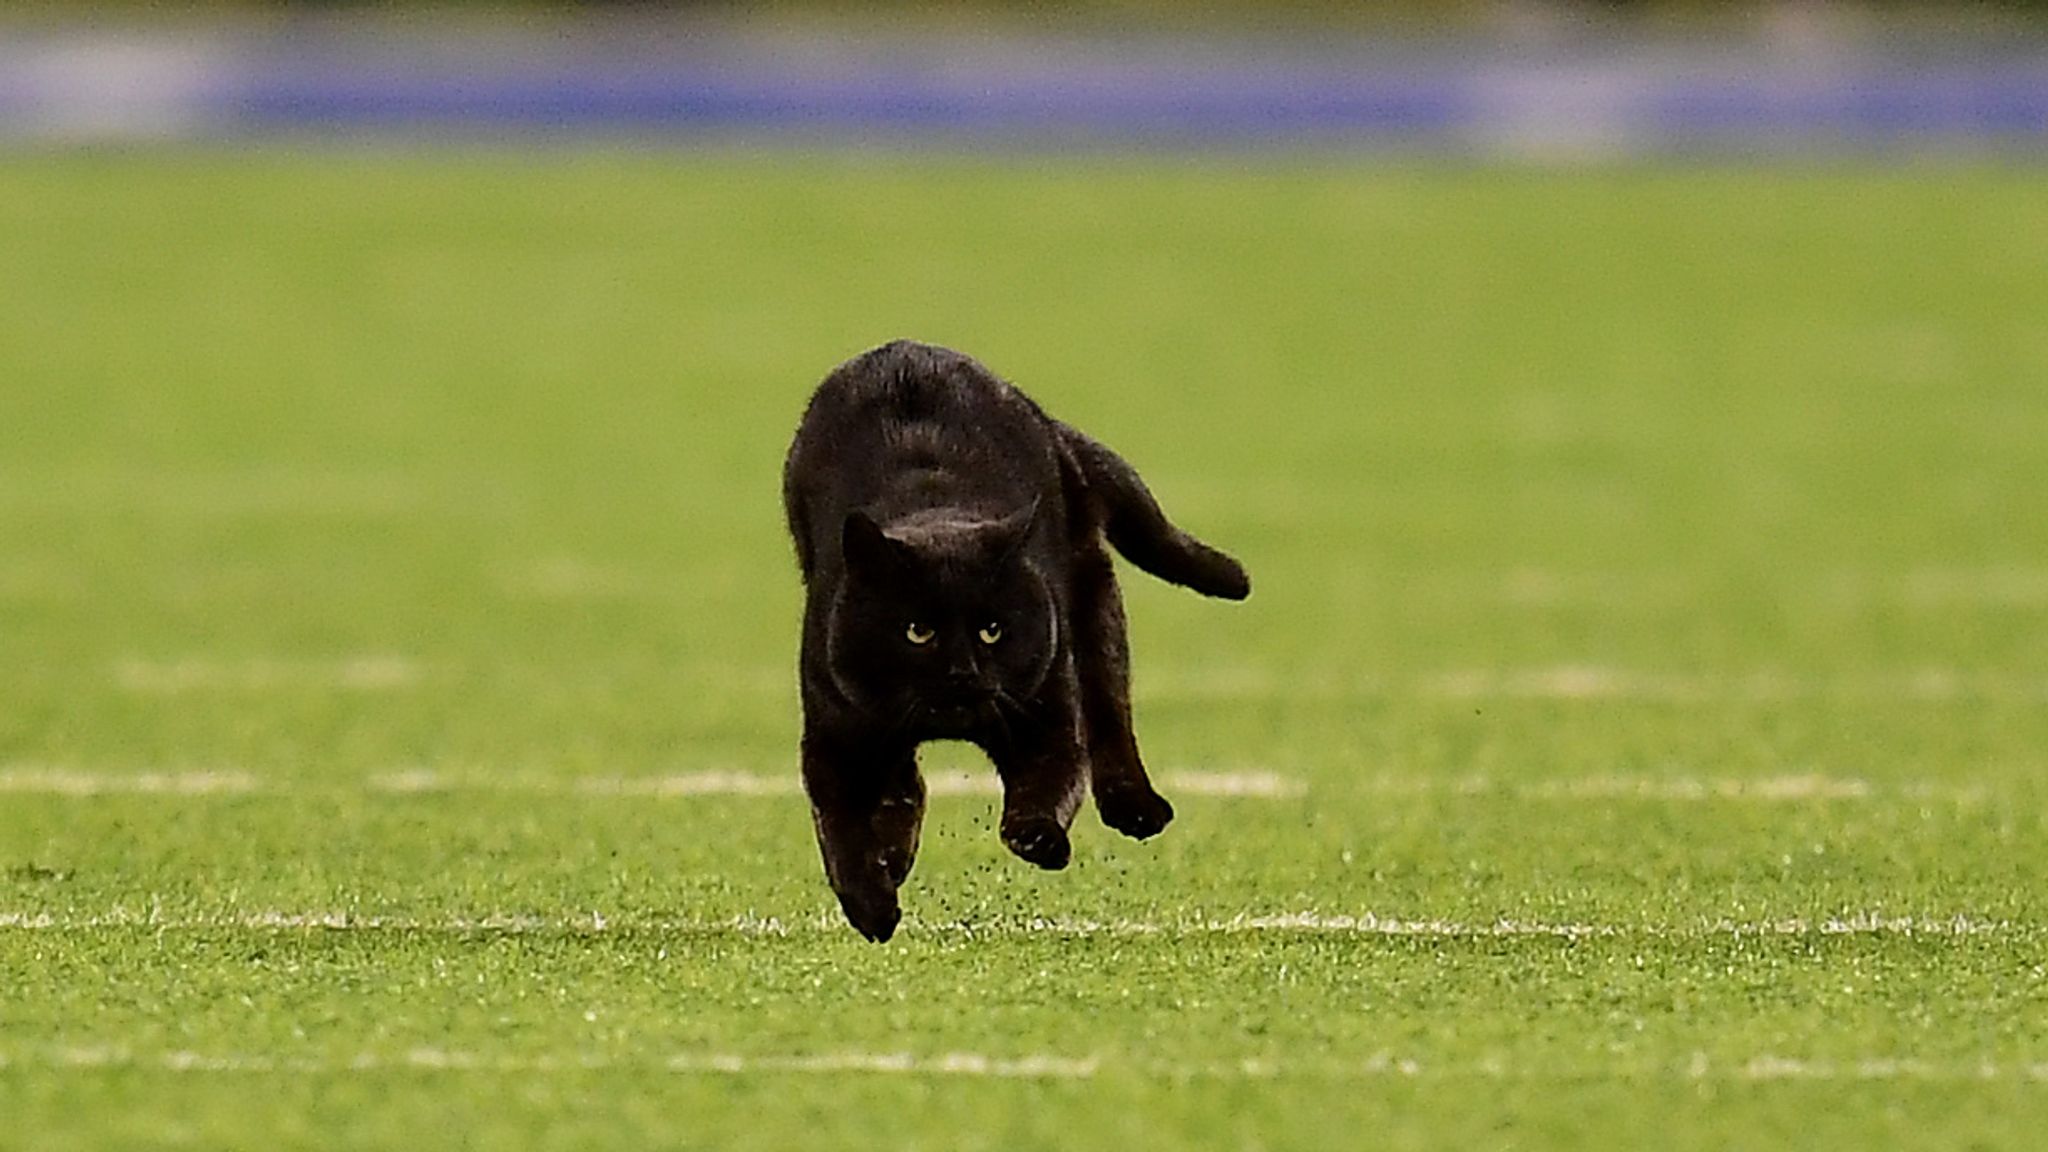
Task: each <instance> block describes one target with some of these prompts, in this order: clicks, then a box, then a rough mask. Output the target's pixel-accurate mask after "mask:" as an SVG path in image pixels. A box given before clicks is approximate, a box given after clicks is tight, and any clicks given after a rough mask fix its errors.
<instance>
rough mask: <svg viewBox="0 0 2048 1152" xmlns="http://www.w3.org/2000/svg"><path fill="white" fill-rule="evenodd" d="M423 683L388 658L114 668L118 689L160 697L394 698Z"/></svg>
mask: <svg viewBox="0 0 2048 1152" xmlns="http://www.w3.org/2000/svg"><path fill="white" fill-rule="evenodd" d="M422 678H423V676H422V672H421V669H420V667H419V665H418V664H416V663H414V662H413V661H411V660H409V659H407V658H405V657H403V656H396V655H391V654H386V653H373V654H367V655H356V656H346V657H341V658H339V659H332V660H290V659H268V658H259V659H248V660H214V659H204V658H188V659H180V660H148V659H143V658H140V657H129V658H127V659H123V660H119V661H116V662H115V664H114V683H115V684H116V685H117V686H118V687H121V688H123V689H126V690H127V691H130V692H137V693H143V694H147V695H157V696H171V695H180V694H183V693H190V692H267V691H273V690H278V689H298V690H313V691H324V690H336V691H344V692H389V691H394V690H397V689H401V688H411V687H414V686H416V685H417V684H419V682H420V681H421V679H422Z"/></svg>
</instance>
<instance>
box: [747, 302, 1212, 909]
mask: <svg viewBox="0 0 2048 1152" xmlns="http://www.w3.org/2000/svg"><path fill="white" fill-rule="evenodd" d="M782 496H783V505H784V508H785V510H786V511H787V512H788V515H789V530H790V534H791V535H792V536H794V537H795V539H796V555H797V562H798V564H799V565H800V566H801V567H802V569H803V576H804V585H805V590H806V598H805V604H804V623H803V647H802V655H801V660H800V676H801V683H802V692H803V708H804V734H803V779H804V789H805V791H806V792H807V793H809V795H810V800H811V816H812V819H813V820H814V821H815V823H816V825H817V830H818V846H819V848H820V850H821V851H822V852H823V854H824V857H825V876H826V878H827V879H828V880H829V881H830V882H831V885H832V891H833V892H835V893H837V894H838V896H839V903H840V906H841V907H842V908H843V909H844V910H845V912H846V918H847V919H848V920H849V921H851V922H852V924H853V926H854V927H855V928H857V929H859V930H860V932H861V934H862V935H864V936H866V937H868V938H869V939H870V940H876V941H881V940H887V939H888V938H889V937H890V935H891V934H892V933H894V932H895V930H896V923H897V920H898V919H899V918H900V916H901V912H900V909H899V907H898V904H897V899H896V890H897V888H898V887H900V886H901V885H902V884H903V880H904V878H905V877H906V876H908V875H909V873H910V865H911V861H912V860H913V858H914V857H915V856H916V854H917V840H918V829H919V827H920V825H921V824H922V823H923V819H924V781H923V779H922V778H921V777H920V776H919V775H918V770H917V758H916V749H917V745H918V744H919V743H921V742H923V741H925V740H939V739H955V740H969V741H972V742H974V743H975V744H978V745H980V746H981V748H982V749H983V750H984V751H986V752H987V753H988V756H989V759H990V760H991V761H993V762H994V764H995V768H996V773H997V775H998V776H999V777H1000V778H1001V780H1002V785H1003V815H1002V826H1001V830H1002V838H1003V843H1004V844H1006V845H1008V846H1009V849H1010V850H1011V851H1012V852H1015V853H1016V854H1017V855H1019V856H1021V857H1023V858H1024V859H1025V860H1028V861H1030V862H1031V863H1033V864H1036V865H1038V866H1039V867H1041V868H1063V867H1065V866H1066V864H1067V858H1068V855H1069V851H1070V849H1069V846H1068V843H1067V827H1068V826H1069V825H1070V824H1071V823H1072V822H1073V818H1074V812H1075V809H1076V808H1078V807H1079V806H1080V803H1081V793H1082V791H1083V790H1084V788H1086V787H1087V786H1088V785H1089V784H1090V782H1092V784H1093V787H1094V792H1095V804H1096V808H1097V810H1098V811H1099V812H1100V813H1101V815H1102V821H1103V823H1105V824H1107V825H1109V826H1110V827H1112V828H1115V829H1116V830H1117V831H1119V832H1122V833H1124V834H1125V835H1128V836H1134V837H1137V838H1139V839H1143V838H1145V837H1147V836H1151V835H1153V834H1155V833H1157V832H1159V831H1160V830H1161V829H1163V828H1165V827H1166V824H1167V822H1168V821H1169V820H1171V819H1173V807H1172V806H1171V805H1169V804H1168V803H1167V802H1166V800H1165V799H1164V798H1163V797H1161V796H1160V795H1159V794H1158V793H1157V792H1155V791H1153V789H1152V782H1151V781H1150V780H1149V779H1148V778H1147V777H1146V775H1145V766H1144V764H1143V763H1141V762H1140V761H1139V759H1138V743H1137V738H1136V736H1135V735H1134V734H1133V733H1132V731H1131V706H1130V658H1129V654H1128V649H1127V648H1126V645H1125V640H1124V614H1123V603H1122V600H1121V598H1120V597H1119V596H1118V593H1117V584H1116V573H1115V570H1114V568H1113V567H1112V565H1111V563H1110V557H1109V548H1108V546H1107V545H1114V546H1115V547H1116V550H1117V551H1119V552H1121V553H1123V554H1124V556H1125V557H1126V558H1128V559H1129V560H1130V561H1131V562H1132V563H1133V564H1136V565H1137V566H1138V567H1140V568H1142V569H1144V570H1145V571H1147V572H1150V573H1152V574H1153V575H1155V576H1158V577H1160V578H1162V579H1165V580H1170V581H1173V582H1174V583H1176V584H1184V585H1186V586H1187V587H1189V588H1192V589H1194V590H1195V591H1197V592H1201V593H1203V594H1204V595H1208V596H1219V597H1223V598H1225V599H1230V600H1242V599H1244V598H1245V597H1246V596H1247V595H1249V594H1250V593H1251V580H1250V578H1249V577H1248V576H1247V575H1246V574H1245V570H1244V569H1243V568H1242V567H1241V566H1239V564H1238V563H1237V561H1235V560H1233V559H1231V558H1230V557H1229V556H1226V555H1224V554H1223V553H1221V552H1219V551H1217V550H1215V549H1214V548H1210V547H1209V546H1207V545H1205V544H1203V543H1201V542H1200V541H1198V540H1196V539H1195V538H1193V537H1192V536H1189V535H1188V534H1187V533H1185V532H1183V531H1181V530H1180V529H1178V528H1176V527H1174V526H1173V525H1172V524H1171V523H1169V522H1168V521H1167V519H1166V515H1165V513H1163V512H1161V511H1160V510H1159V505H1158V504H1157V503H1155V502H1154V501H1153V499H1152V494H1151V493H1150V492H1148V491H1146V489H1145V485H1144V482H1143V481H1141V480H1139V479H1138V474H1137V473H1136V472H1135V471H1133V470H1132V468H1131V466H1130V465H1129V464H1126V463H1125V462H1124V461H1123V460H1122V459H1121V458H1120V457H1118V456H1117V454H1116V453H1114V452H1112V451H1110V450H1109V449H1108V448H1105V447H1104V446H1102V445H1101V444H1099V443H1097V442H1095V441H1094V440H1091V439H1089V438H1088V437H1087V436H1085V435H1083V434H1082V433H1080V432H1077V431H1075V430H1074V429H1073V428H1070V427H1068V426H1067V425H1065V424H1062V423H1060V422H1059V421H1057V420H1054V419H1052V418H1051V417H1049V416H1047V415H1046V414H1045V413H1044V412H1043V411H1042V410H1040V408H1039V407H1038V405H1037V404H1035V403H1033V402H1032V401H1031V400H1030V399H1029V398H1028V397H1026V396H1025V395H1024V394H1023V393H1022V392H1019V391H1018V390H1017V389H1015V388H1013V387H1011V386H1010V385H1009V384H1007V383H1005V382H1003V381H1002V380H1000V379H998V378H997V377H996V376H995V375H994V374H993V373H991V372H989V371H988V369H986V368H984V367H982V366H981V365H980V364H979V363H977V362H975V361H974V360H973V359H971V358H969V357H967V356H963V355H961V354H960V353H958V352H952V351H949V350H947V349H944V348H935V347H932V346H930V345H927V344H917V343H913V342H910V341H897V342H896V343H893V344H888V345H885V346H883V347H881V348H877V349H875V350H874V351H872V352H868V353H866V354H864V355H861V356H857V357H855V358H854V359H852V360H849V361H847V362H846V363H845V364H842V365H840V366H839V367H838V368H836V369H834V370H833V372H832V374H831V375H829V376H827V377H826V378H825V381H824V383H822V384H820V385H819V386H818V390H817V392H816V393H815V394H814V395H813V396H812V397H811V402H810V407H809V408H808V409H807V410H806V411H805V412H804V418H803V423H802V424H801V425H800V426H799V427H798V428H797V433H796V440H795V442H794V443H792V444H791V445H790V449H789V459H788V461H787V462H786V464H785V465H784V468H783V481H782ZM1105 541H1106V542H1107V544H1105Z"/></svg>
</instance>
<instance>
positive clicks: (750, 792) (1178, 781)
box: [368, 769, 1307, 798]
mask: <svg viewBox="0 0 2048 1152" xmlns="http://www.w3.org/2000/svg"><path fill="white" fill-rule="evenodd" d="M1154 782H1155V783H1156V784H1157V786H1158V787H1159V789H1160V790H1161V791H1165V792H1178V793H1184V794H1186V795H1190V796H1247V797H1259V798H1277V797H1288V796H1300V795H1302V794H1303V793H1304V792H1306V791H1307V789H1306V786H1304V785H1303V784H1302V783H1301V782H1300V781H1298V780H1292V779H1289V778H1287V777H1285V776H1281V775H1278V774H1277V773H1272V772H1200V771H1182V772H1163V773H1160V774H1159V776H1158V777H1157V778H1156V780H1155V781H1154ZM368 786H369V788H370V789H371V790H372V791H377V792H394V793H423V792H540V793H553V792H573V793H577V794H581V795H587V796H655V797H664V796H797V795H801V794H802V792H803V785H802V782H801V781H800V780H799V779H798V778H797V776H796V774H795V773H793V772H792V773H790V774H788V775H780V776H770V775H766V774H761V773H753V772H729V771H711V772H683V773H676V774H672V775H667V776H585V777H580V778H572V779H567V780H539V779H533V778H531V777H527V778H520V777H509V778H495V777H489V776H480V775H470V774H464V775H443V774H441V773H438V772H434V771H432V770H430V769H417V770H412V771H406V772H395V773H387V774H384V775H380V776H373V777H371V778H370V780H369V784H368ZM1002 790H1003V789H1002V783H1001V782H1000V781H999V780H997V779H996V776H995V773H994V772H993V771H990V772H966V771H958V772H931V773H927V774H926V776H925V791H926V792H927V793H928V794H930V795H933V796H1000V795H1002Z"/></svg>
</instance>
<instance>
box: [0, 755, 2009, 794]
mask: <svg viewBox="0 0 2048 1152" xmlns="http://www.w3.org/2000/svg"><path fill="white" fill-rule="evenodd" d="M1155 781H1156V783H1157V784H1158V787H1159V790H1160V791H1162V792H1164V793H1166V794H1167V795H1168V796H1174V795H1185V796H1211V797H1227V798H1245V799H1286V798H1291V797H1297V796H1302V795H1306V794H1307V792H1308V785H1307V783H1306V782H1305V781H1302V780H1300V779H1297V778H1294V777H1291V776H1286V775H1283V774H1281V773H1277V772H1268V771H1261V770H1256V769H1246V770H1240V771H1202V770H1180V771H1165V772H1161V773H1159V774H1158V775H1157V776H1156V777H1155ZM925 785H926V789H927V790H928V791H929V793H930V794H931V795H933V796H996V795H1000V794H1001V791H1002V787H1001V784H1000V782H999V781H998V780H997V779H996V776H995V774H994V773H993V772H992V771H985V772H973V771H945V772H932V773H930V774H929V775H927V777H926V781H925ZM358 786H359V787H361V788H363V789H365V790H367V791H369V792H373V793H381V794H385V795H394V796H418V795H436V794H442V793H485V794H502V795H539V796H561V795H575V796H591V797H652V798H674V797H688V796H776V797H780V796H797V795H800V794H801V793H802V790H803V789H802V784H801V782H800V781H799V780H798V779H797V776H796V774H795V773H794V772H790V773H787V774H774V775H771V774H768V773H757V772H745V771H735V770H711V771H703V772H680V773H671V774H668V775H659V776H567V777H545V776H535V775H531V774H519V773H512V774H507V775H502V776H500V775H491V774H489V773H485V772H474V771H465V772H441V771H437V770H435V769H431V768H409V769H404V770H401V771H394V772H383V773H378V774H376V775H373V776H370V777H367V778H365V779H364V780H362V781H361V782H360V784H359V785H350V784H340V785H330V784H325V783H320V782H306V781H289V780H287V781H275V782H271V781H265V780H263V779H262V778H260V777H258V776H256V775H255V774H253V773H249V772H240V771H224V770H219V771H217V770H194V771H184V772H159V771H150V772H129V773H122V772H93V771H82V770H76V769H67V768H56V767H46V766H41V765H35V764H19V765H5V764H0V793H7V792H14V793H25V794H45V795H52V796H78V797H85V796H116V795H161V796H210V795H217V794H239V793H251V792H261V793H268V794H271V795H297V794H305V793H309V792H322V791H347V790H349V789H350V788H352V787H358ZM1319 791H1325V792H1327V793H1328V794H1330V795H1337V796H1341V795H1345V794H1359V795H1369V796H1438V795H1442V796H1460V797H1482V796H1503V797H1511V798H1517V799H1525V800H1540V801H1549V802H1559V803H1563V802H1573V801H1602V800H1648V801H1660V802H1670V803H1696V802H1705V801H1755V802H1760V803H1800V802H1807V801H1837V800H1877V799H1887V798H1889V799H1904V800H1920V801H1925V800H1945V801H1953V802H1956V803H1981V802H1983V801H1985V800H1988V799H1990V798H1991V797H1992V796H1993V795H1994V794H1995V793H1994V789H1993V788H1992V787H1991V786H1990V785H1987V784H1983V783H1978V782H1953V781H1936V780H1904V781H1896V782H1878V781H1871V780H1866V779H1862V778H1860V777H1854V776H1832V775H1826V774H1822V773H1800V774H1792V775H1781V776H1686V775H1640V776H1631V775H1622V774H1618V773H1616V774H1605V775H1595V776H1576V777H1564V778H1560V779H1549V780H1545V779H1534V780H1501V779H1498V778H1496V777H1491V776H1485V775H1477V776H1422V775H1403V774H1398V773H1378V774H1366V775H1360V776H1357V777H1351V778H1347V779H1342V780H1333V781H1331V782H1329V783H1327V784H1324V785H1321V786H1319Z"/></svg>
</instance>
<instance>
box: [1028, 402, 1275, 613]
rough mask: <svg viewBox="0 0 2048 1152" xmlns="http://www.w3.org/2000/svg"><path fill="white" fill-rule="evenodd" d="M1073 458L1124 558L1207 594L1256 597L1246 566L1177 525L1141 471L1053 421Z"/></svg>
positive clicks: (1227, 597) (1106, 530)
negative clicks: (1168, 515) (1155, 497)
mask: <svg viewBox="0 0 2048 1152" xmlns="http://www.w3.org/2000/svg"><path fill="white" fill-rule="evenodd" d="M1053 423H1054V426H1055V427H1056V428H1058V430H1059V436H1060V441H1061V444H1062V446H1064V447H1065V449H1066V451H1067V456H1068V458H1069V460H1071V461H1072V462H1073V464H1074V465H1075V466H1076V467H1077V468H1078V469H1079V471H1080V473H1081V481H1082V483H1083V484H1084V485H1085V486H1086V488H1087V492H1088V495H1089V497H1090V498H1091V499H1092V501H1093V502H1094V503H1095V504H1096V506H1097V508H1098V509H1099V514H1100V515H1101V516H1102V526H1103V534H1104V535H1106V536H1107V537H1109V543H1110V545H1111V546H1112V547H1114V548H1115V549H1116V550H1117V551H1118V552H1121V553H1123V555H1124V559H1126V560H1129V561H1130V562H1131V563H1133V564H1136V565H1137V566H1138V567H1140V568H1142V569H1144V570H1145V571H1147V572H1150V573H1151V574H1152V575H1154V576H1157V577H1159V578H1160V579H1161V580H1166V581H1169V582H1171V583H1174V584H1179V585H1182V586H1183V587H1187V588H1192V589H1194V590H1195V591H1197V592H1200V593H1201V594H1202V595H1204V596H1215V597H1218V598H1220V599H1224V600H1242V599H1244V598H1245V597H1247V596H1249V595H1251V594H1252V578H1251V576H1250V575H1249V574H1247V573H1246V572H1245V570H1244V565H1242V564H1239V563H1238V562H1237V561H1236V560H1233V559H1231V557H1230V556H1228V555H1226V554H1225V553H1223V552H1221V551H1219V550H1217V549H1215V548H1211V547H1209V546H1208V545H1207V544H1204V543H1202V542H1201V541H1200V540H1197V539H1195V538H1194V537H1193V536H1190V535H1188V534H1187V533H1186V532H1183V531H1181V530H1180V529H1179V528H1176V527H1174V524H1173V522H1172V521H1171V520H1168V519H1167V518H1166V513H1165V512H1163V511H1161V510H1160V508H1159V501H1157V500H1155V499H1153V498H1152V493H1151V491H1150V490H1149V489H1147V488H1146V487H1145V482H1144V481H1143V480H1141V479H1139V478H1138V470H1137V469H1135V468H1133V467H1131V466H1130V464H1128V463H1127V462H1125V460H1124V458H1123V457H1121V456H1119V455H1117V454H1116V453H1115V452H1112V451H1110V449H1109V447H1108V446H1107V445H1105V444H1103V443H1102V442H1101V441H1099V440H1096V439H1094V438H1092V437H1090V436H1088V435H1087V434H1086V433H1083V432H1080V431H1078V430H1076V429H1074V428H1070V427H1068V426H1067V425H1065V424H1061V423H1059V422H1058V421H1054V422H1053Z"/></svg>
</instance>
